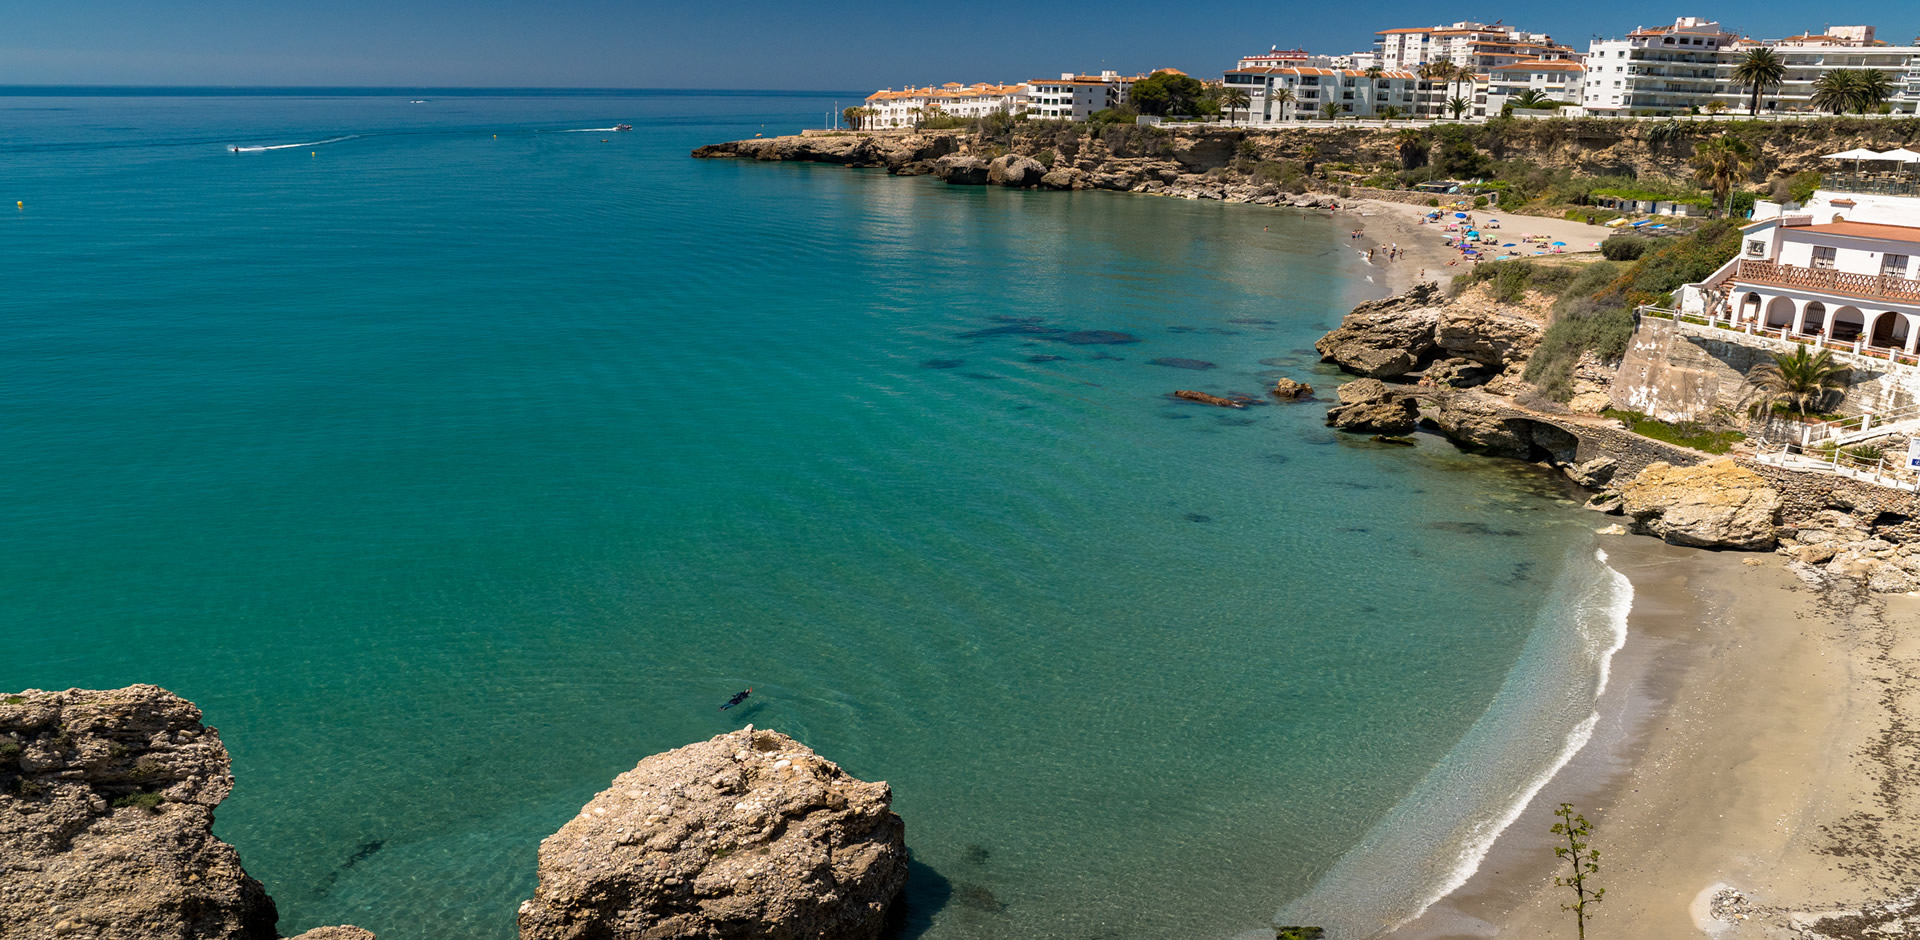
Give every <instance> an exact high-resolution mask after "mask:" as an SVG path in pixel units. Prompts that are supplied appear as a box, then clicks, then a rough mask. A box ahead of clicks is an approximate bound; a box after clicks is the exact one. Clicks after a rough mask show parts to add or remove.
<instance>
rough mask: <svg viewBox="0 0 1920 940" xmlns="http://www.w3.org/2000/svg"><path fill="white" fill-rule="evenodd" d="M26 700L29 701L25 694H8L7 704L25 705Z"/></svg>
mask: <svg viewBox="0 0 1920 940" xmlns="http://www.w3.org/2000/svg"><path fill="white" fill-rule="evenodd" d="M26 701H27V699H26V697H25V696H21V695H9V696H7V704H8V705H24V704H26Z"/></svg>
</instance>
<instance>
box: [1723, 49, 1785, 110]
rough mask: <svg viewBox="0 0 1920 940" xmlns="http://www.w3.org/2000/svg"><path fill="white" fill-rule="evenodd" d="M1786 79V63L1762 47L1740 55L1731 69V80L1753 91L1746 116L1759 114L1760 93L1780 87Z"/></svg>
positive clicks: (1771, 51) (1776, 54) (1770, 50)
mask: <svg viewBox="0 0 1920 940" xmlns="http://www.w3.org/2000/svg"><path fill="white" fill-rule="evenodd" d="M1786 79H1787V63H1786V61H1785V60H1783V59H1781V58H1780V55H1779V54H1778V53H1776V52H1774V51H1773V50H1772V49H1768V48H1766V47H1764V46H1763V47H1761V48H1759V49H1748V50H1747V51H1746V52H1743V53H1741V54H1740V58H1739V60H1738V62H1737V64H1735V65H1734V67H1733V80H1734V81H1735V82H1738V83H1740V84H1742V85H1745V86H1747V87H1748V88H1751V89H1753V98H1752V100H1751V101H1750V102H1749V103H1748V105H1747V113H1748V114H1759V113H1760V95H1761V93H1762V92H1764V91H1766V90H1767V89H1769V88H1778V87H1780V83H1781V82H1783V81H1786Z"/></svg>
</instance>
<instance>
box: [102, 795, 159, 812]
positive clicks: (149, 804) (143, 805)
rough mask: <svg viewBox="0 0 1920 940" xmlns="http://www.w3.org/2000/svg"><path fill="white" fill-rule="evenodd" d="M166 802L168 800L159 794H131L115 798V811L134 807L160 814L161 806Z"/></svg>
mask: <svg viewBox="0 0 1920 940" xmlns="http://www.w3.org/2000/svg"><path fill="white" fill-rule="evenodd" d="M164 802H166V798H165V797H163V796H161V795H160V794H158V793H129V794H127V795H125V796H116V797H114V798H113V807H114V808H115V809H121V808H125V807H129V806H132V807H137V808H139V809H144V810H146V811H147V812H149V813H158V812H160V804H161V803H164Z"/></svg>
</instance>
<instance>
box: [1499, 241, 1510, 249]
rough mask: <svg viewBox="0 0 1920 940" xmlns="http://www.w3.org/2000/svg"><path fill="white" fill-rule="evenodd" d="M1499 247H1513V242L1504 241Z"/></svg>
mask: <svg viewBox="0 0 1920 940" xmlns="http://www.w3.org/2000/svg"><path fill="white" fill-rule="evenodd" d="M1500 247H1502V248H1512V247H1513V243H1512V242H1508V243H1506V244H1504V245H1501V246H1500Z"/></svg>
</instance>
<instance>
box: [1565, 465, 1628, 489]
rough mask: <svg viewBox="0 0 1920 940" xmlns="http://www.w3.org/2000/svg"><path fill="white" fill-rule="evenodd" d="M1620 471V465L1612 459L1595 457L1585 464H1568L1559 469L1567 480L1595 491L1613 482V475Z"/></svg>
mask: <svg viewBox="0 0 1920 940" xmlns="http://www.w3.org/2000/svg"><path fill="white" fill-rule="evenodd" d="M1619 469H1620V463H1619V461H1617V460H1614V459H1613V458H1612V457H1595V458H1593V459H1592V460H1589V461H1587V462H1585V463H1577V464H1570V465H1568V466H1566V467H1562V468H1561V472H1563V473H1565V474H1566V475H1567V477H1568V479H1571V480H1572V481H1573V482H1575V483H1578V484H1580V485H1581V486H1584V487H1586V488H1587V489H1590V490H1597V489H1599V488H1601V487H1603V486H1606V485H1607V484H1608V483H1611V482H1613V474H1614V472H1615V471H1617V470H1619Z"/></svg>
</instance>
